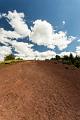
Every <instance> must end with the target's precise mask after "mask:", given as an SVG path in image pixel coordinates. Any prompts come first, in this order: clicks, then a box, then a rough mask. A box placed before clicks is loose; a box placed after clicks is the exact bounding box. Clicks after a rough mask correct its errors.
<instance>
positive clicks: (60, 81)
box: [0, 61, 80, 120]
mask: <svg viewBox="0 0 80 120" xmlns="http://www.w3.org/2000/svg"><path fill="white" fill-rule="evenodd" d="M0 120H80V69H77V68H74V67H72V66H68V65H62V64H61V63H55V62H48V61H46V62H40V61H36V62H35V61H26V62H19V63H16V64H12V65H3V66H2V65H1V66H0Z"/></svg>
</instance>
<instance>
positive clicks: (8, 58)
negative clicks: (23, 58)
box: [4, 54, 15, 61]
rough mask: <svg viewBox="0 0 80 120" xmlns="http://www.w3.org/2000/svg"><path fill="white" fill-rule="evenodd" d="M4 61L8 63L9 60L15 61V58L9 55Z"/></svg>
mask: <svg viewBox="0 0 80 120" xmlns="http://www.w3.org/2000/svg"><path fill="white" fill-rule="evenodd" d="M4 60H5V61H7V60H15V56H14V55H13V54H10V55H7V56H6V57H5V59H4Z"/></svg>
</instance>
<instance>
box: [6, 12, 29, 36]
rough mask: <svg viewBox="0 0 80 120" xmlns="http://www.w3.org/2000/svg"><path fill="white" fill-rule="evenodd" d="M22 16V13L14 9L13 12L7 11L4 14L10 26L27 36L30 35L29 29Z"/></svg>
mask: <svg viewBox="0 0 80 120" xmlns="http://www.w3.org/2000/svg"><path fill="white" fill-rule="evenodd" d="M24 16H25V15H24V13H18V12H17V11H16V10H14V11H13V12H11V11H9V12H8V14H6V15H5V17H6V18H8V20H9V21H8V22H9V24H10V25H11V26H12V28H14V30H15V31H16V32H17V33H18V34H20V35H22V36H23V37H27V36H29V35H30V30H29V28H28V25H27V24H26V22H25V20H24Z"/></svg>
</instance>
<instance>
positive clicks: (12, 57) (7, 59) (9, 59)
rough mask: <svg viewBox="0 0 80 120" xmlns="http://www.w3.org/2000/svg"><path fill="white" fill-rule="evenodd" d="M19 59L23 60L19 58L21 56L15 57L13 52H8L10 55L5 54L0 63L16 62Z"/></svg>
mask: <svg viewBox="0 0 80 120" xmlns="http://www.w3.org/2000/svg"><path fill="white" fill-rule="evenodd" d="M19 61H23V59H21V58H17V59H16V58H15V56H14V55H13V54H10V55H7V56H6V57H5V58H4V61H3V62H0V64H12V63H16V62H19Z"/></svg>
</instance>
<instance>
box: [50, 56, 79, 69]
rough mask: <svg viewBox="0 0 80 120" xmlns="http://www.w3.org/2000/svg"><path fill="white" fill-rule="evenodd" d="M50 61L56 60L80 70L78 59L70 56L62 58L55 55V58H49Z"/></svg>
mask: <svg viewBox="0 0 80 120" xmlns="http://www.w3.org/2000/svg"><path fill="white" fill-rule="evenodd" d="M51 60H57V61H60V62H62V63H63V64H68V65H74V66H75V67H77V68H80V57H79V56H76V57H74V56H73V55H72V54H70V55H69V56H67V55H64V56H63V57H62V58H61V57H60V56H59V55H56V56H55V58H51Z"/></svg>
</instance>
